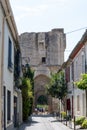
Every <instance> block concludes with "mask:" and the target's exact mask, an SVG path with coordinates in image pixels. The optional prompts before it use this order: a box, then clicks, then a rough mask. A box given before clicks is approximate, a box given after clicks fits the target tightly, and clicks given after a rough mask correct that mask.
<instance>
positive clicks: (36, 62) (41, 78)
mask: <svg viewBox="0 0 87 130" xmlns="http://www.w3.org/2000/svg"><path fill="white" fill-rule="evenodd" d="M19 42H20V47H21V52H22V64H23V65H25V64H27V63H28V64H29V65H30V67H32V68H33V69H34V70H35V76H34V95H35V100H34V105H36V104H37V100H38V98H39V97H40V96H41V95H44V96H45V97H46V98H47V102H48V105H49V109H50V111H51V110H52V100H51V98H50V96H48V95H46V92H45V85H46V84H47V83H49V78H50V73H51V72H53V73H56V72H57V71H58V69H59V67H60V66H61V65H62V64H63V62H64V51H65V48H66V36H65V34H64V30H63V29H60V28H59V29H53V30H52V31H49V32H39V33H23V34H21V35H20V36H19Z"/></svg>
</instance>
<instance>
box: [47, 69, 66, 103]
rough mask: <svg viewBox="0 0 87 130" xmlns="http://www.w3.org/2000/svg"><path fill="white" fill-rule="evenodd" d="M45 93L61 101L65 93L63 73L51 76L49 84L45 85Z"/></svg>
mask: <svg viewBox="0 0 87 130" xmlns="http://www.w3.org/2000/svg"><path fill="white" fill-rule="evenodd" d="M46 88H47V92H48V93H49V94H50V95H51V96H52V97H56V98H59V99H61V101H63V99H64V97H65V96H66V93H67V86H66V82H65V77H64V72H63V71H61V72H59V73H56V74H52V75H51V79H50V83H49V84H48V85H47V87H46Z"/></svg>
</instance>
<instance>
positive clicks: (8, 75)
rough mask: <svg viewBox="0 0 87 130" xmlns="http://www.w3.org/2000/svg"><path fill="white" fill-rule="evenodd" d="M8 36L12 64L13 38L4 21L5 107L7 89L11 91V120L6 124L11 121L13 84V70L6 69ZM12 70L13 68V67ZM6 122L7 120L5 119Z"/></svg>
mask: <svg viewBox="0 0 87 130" xmlns="http://www.w3.org/2000/svg"><path fill="white" fill-rule="evenodd" d="M9 38H10V40H11V42H12V63H13V64H14V44H13V39H12V36H11V32H10V30H9V28H8V25H7V23H6V21H5V27H4V50H3V51H4V57H3V58H4V59H3V61H4V64H3V86H5V87H6V108H7V90H9V91H10V92H11V122H10V123H9V124H7V126H8V125H10V124H11V123H12V121H13V108H14V107H13V87H14V86H13V84H14V75H13V73H14V72H13V71H12V72H11V71H9V69H8V41H9ZM13 70H14V69H13ZM6 119H7V109H6ZM6 122H7V121H6Z"/></svg>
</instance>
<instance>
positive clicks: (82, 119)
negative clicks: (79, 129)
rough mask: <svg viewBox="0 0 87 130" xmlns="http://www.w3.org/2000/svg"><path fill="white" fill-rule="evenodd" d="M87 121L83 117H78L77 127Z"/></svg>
mask: <svg viewBox="0 0 87 130" xmlns="http://www.w3.org/2000/svg"><path fill="white" fill-rule="evenodd" d="M84 120H85V117H83V116H81V117H78V118H77V119H76V121H75V124H76V125H82V123H83V121H84Z"/></svg>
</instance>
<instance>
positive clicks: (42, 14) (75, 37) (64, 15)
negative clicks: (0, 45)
mask: <svg viewBox="0 0 87 130" xmlns="http://www.w3.org/2000/svg"><path fill="white" fill-rule="evenodd" d="M10 3H11V7H12V10H13V14H14V18H15V21H16V25H17V29H18V33H19V34H21V33H24V32H48V31H51V30H52V29H54V28H64V33H65V34H66V50H65V61H66V60H67V59H68V56H69V55H70V53H71V51H72V49H73V48H74V47H75V45H76V44H77V43H78V42H79V41H80V39H81V37H82V35H83V34H84V32H85V30H86V29H87V0H10ZM75 30H78V31H75ZM72 31H74V32H72ZM68 32H70V33H68Z"/></svg>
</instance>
